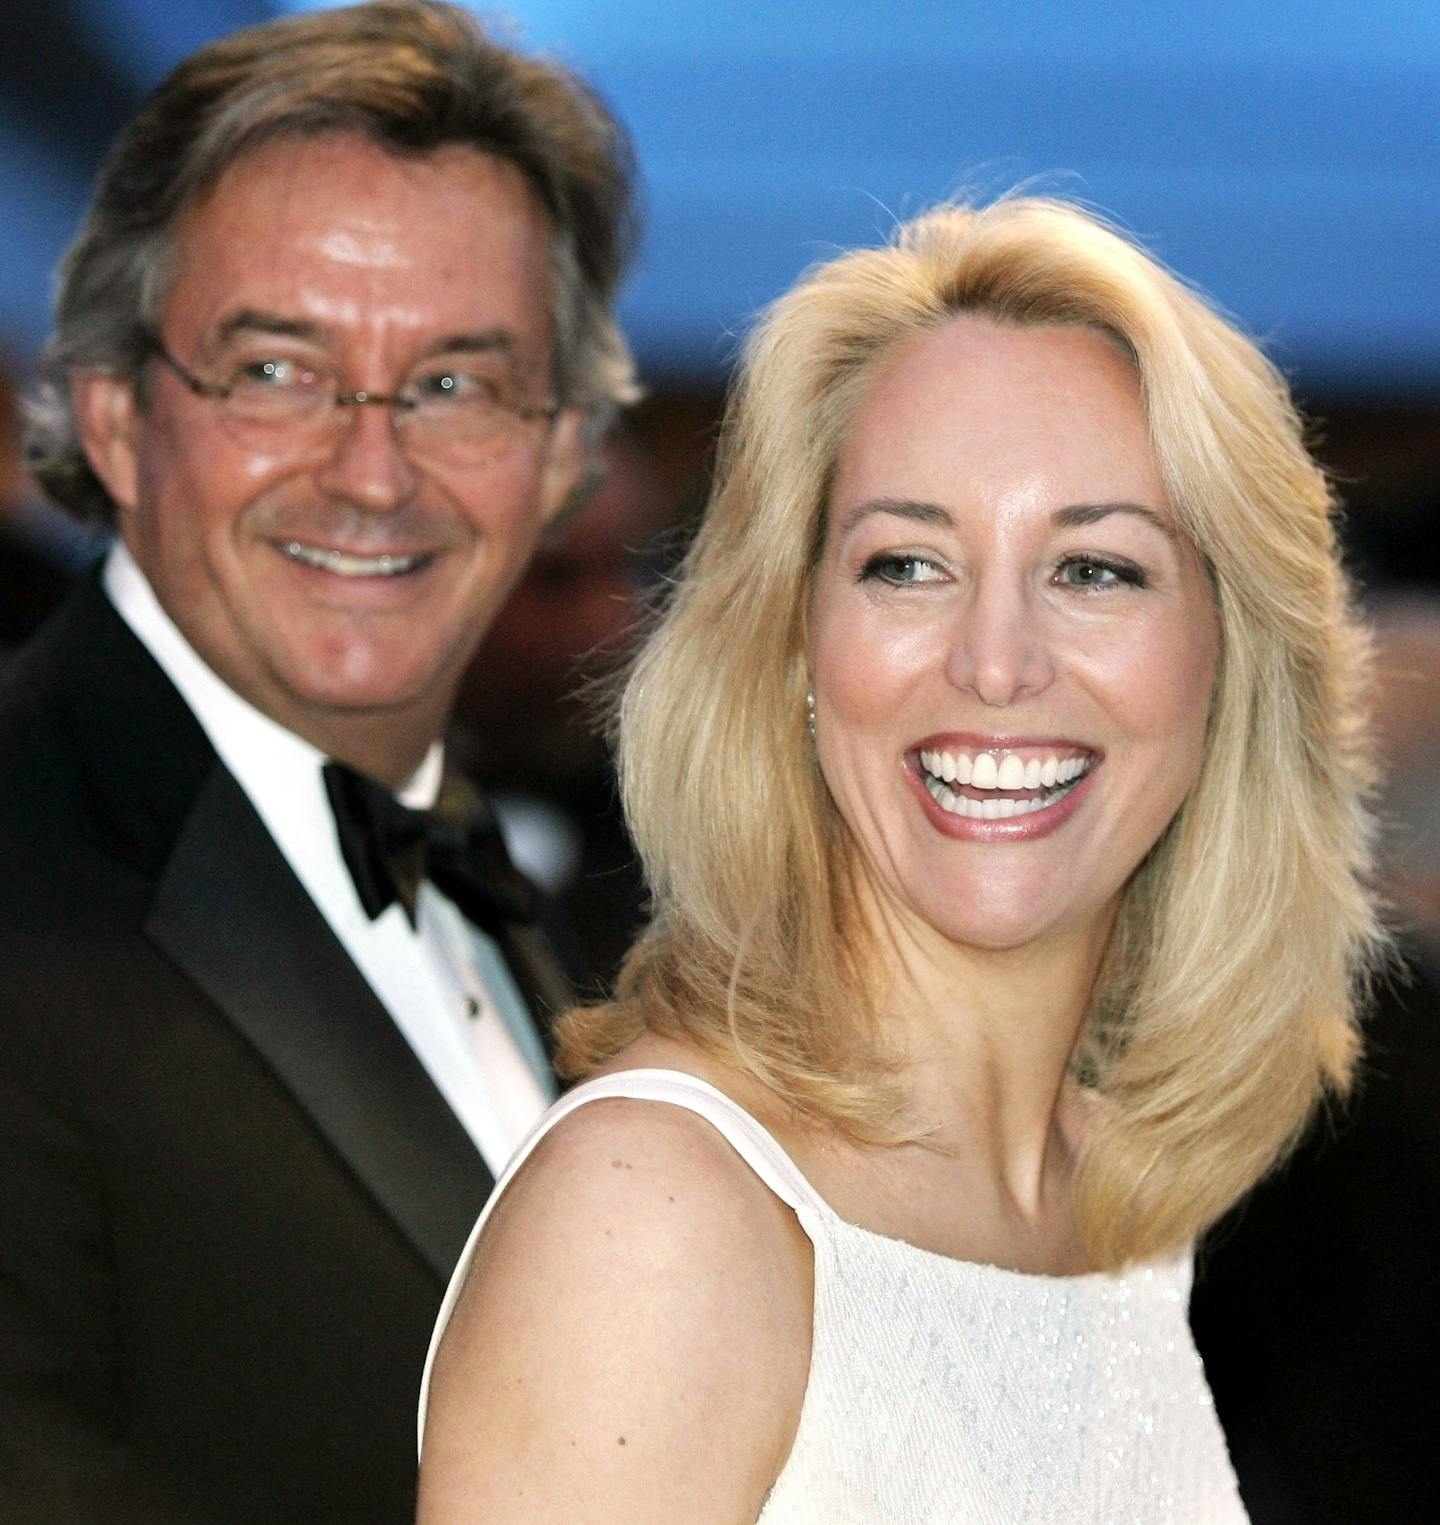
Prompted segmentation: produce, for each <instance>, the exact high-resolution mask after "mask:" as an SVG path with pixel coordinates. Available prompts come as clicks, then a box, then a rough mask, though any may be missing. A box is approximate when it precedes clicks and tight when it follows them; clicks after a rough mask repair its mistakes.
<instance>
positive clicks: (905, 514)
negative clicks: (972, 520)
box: [840, 498, 955, 535]
mask: <svg viewBox="0 0 1440 1525" xmlns="http://www.w3.org/2000/svg"><path fill="white" fill-rule="evenodd" d="M870 514H894V515H895V516H896V518H899V519H909V520H912V521H913V522H914V523H916V524H944V525H950V526H953V525H954V523H955V518H954V516H953V515H952V514H951V513H950V512H949V511H948V510H947V509H943V508H941V507H940V505H939V504H938V503H923V502H921V501H919V500H918V499H916V498H868V499H866V501H865V502H864V503H857V504H856V505H855V507H854V508H852V509H851V510H850V511H849V513H847V514H846V515H845V517H844V518H843V519H842V520H841V521H840V531H841V533H842V534H846V535H848V534H849V533H850V531H851V530H853V529H854V528H855V526H856V525H857V524H859V523H860V521H861V520H862V519H864V518H867V517H868V516H869V515H870Z"/></svg>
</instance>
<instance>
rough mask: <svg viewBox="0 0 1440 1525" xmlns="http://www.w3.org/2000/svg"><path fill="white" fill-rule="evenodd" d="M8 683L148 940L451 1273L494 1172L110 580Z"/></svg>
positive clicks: (385, 1209)
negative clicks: (141, 902) (110, 588)
mask: <svg viewBox="0 0 1440 1525" xmlns="http://www.w3.org/2000/svg"><path fill="white" fill-rule="evenodd" d="M7 683H8V684H9V687H10V691H11V693H12V694H13V695H14V696H15V702H17V703H18V704H19V705H20V706H21V707H22V708H23V707H26V706H29V707H33V710H34V713H35V714H36V716H37V720H36V722H35V726H34V728H35V730H36V732H37V735H44V736H45V737H48V738H53V744H52V750H53V752H54V756H53V757H52V758H51V759H50V765H51V766H53V768H54V769H55V770H56V773H57V776H63V777H65V778H66V779H68V780H69V781H70V782H69V784H68V786H67V789H66V792H65V797H66V798H67V799H68V800H70V801H71V803H70V804H69V805H68V806H67V814H68V815H69V816H70V822H69V824H70V825H74V826H78V827H79V829H80V830H82V831H83V832H84V834H85V835H86V836H87V837H88V838H90V839H91V840H93V841H95V842H96V843H97V844H98V845H99V846H101V847H102V849H103V850H104V851H105V852H106V853H107V854H108V855H110V856H113V857H115V858H118V859H120V860H122V861H124V862H125V863H127V864H129V865H130V866H131V867H133V868H134V869H135V870H136V871H137V872H138V873H140V874H141V875H143V876H144V878H145V879H147V880H149V881H151V882H152V883H153V884H154V885H155V893H154V897H153V899H152V901H151V905H150V910H149V914H148V918H147V921H146V924H145V927H144V928H143V932H144V934H145V935H146V936H148V937H149V939H150V940H151V941H152V942H153V943H154V944H156V945H157V946H158V947H159V948H160V949H161V950H162V951H163V952H164V953H165V954H166V955H167V957H169V958H170V959H171V960H172V961H173V962H174V963H176V964H177V965H178V966H179V967H180V968H182V969H183V970H184V971H185V972H186V973H187V974H188V975H189V976H190V978H191V979H192V980H193V981H194V982H195V984H196V985H197V986H198V987H199V988H200V989H201V990H202V991H203V992H204V993H205V995H206V996H208V998H209V999H210V1001H211V1002H212V1003H213V1004H214V1005H215V1006H216V1007H218V1008H219V1010H220V1012H221V1013H222V1014H223V1015H224V1016H225V1017H226V1018H227V1019H228V1020H229V1021H230V1022H231V1023H232V1024H233V1025H234V1026H235V1027H237V1028H238V1029H239V1030H240V1031H241V1033H242V1034H243V1035H244V1036H245V1038H246V1039H247V1040H248V1041H249V1043H250V1044H251V1045H252V1046H253V1047H254V1048H255V1049H257V1050H258V1051H259V1053H260V1054H261V1055H262V1057H263V1058H264V1059H265V1060H266V1062H267V1063H268V1065H269V1066H270V1068H271V1070H272V1071H273V1073H274V1074H275V1076H276V1077H277V1080H278V1083H279V1085H280V1086H281V1087H282V1088H283V1089H284V1090H285V1091H286V1092H287V1093H288V1095H289V1096H290V1097H291V1098H292V1099H293V1101H294V1102H295V1104H297V1105H298V1106H299V1107H300V1108H301V1109H302V1110H304V1111H305V1112H306V1113H307V1114H308V1115H309V1117H310V1118H311V1119H312V1121H313V1122H314V1124H315V1126H316V1128H317V1129H318V1130H319V1132H320V1133H321V1134H322V1136H324V1137H325V1138H326V1139H327V1140H328V1141H329V1143H330V1144H331V1146H332V1147H333V1148H334V1149H335V1150H336V1152H337V1153H338V1154H339V1155H340V1156H341V1158H343V1159H344V1161H345V1162H346V1163H347V1165H348V1166H349V1168H350V1169H351V1171H352V1172H353V1173H354V1175H355V1176H356V1178H357V1179H358V1180H359V1181H360V1183H361V1184H362V1186H363V1187H364V1188H365V1189H366V1190H367V1191H368V1193H369V1194H370V1196H371V1197H372V1198H373V1200H374V1201H375V1203H376V1204H377V1206H378V1210H379V1211H381V1212H382V1213H384V1214H385V1216H386V1217H388V1218H389V1219H390V1220H391V1221H392V1222H393V1223H394V1224H395V1225H396V1226H397V1228H398V1229H399V1231H400V1232H401V1234H402V1235H403V1236H404V1237H405V1238H406V1239H407V1240H408V1241H409V1242H410V1243H411V1244H412V1245H413V1246H414V1248H415V1250H416V1251H417V1252H418V1254H419V1255H420V1256H421V1257H422V1258H423V1259H424V1260H425V1261H426V1262H427V1263H428V1264H429V1265H430V1266H431V1267H432V1268H433V1269H434V1271H435V1272H436V1274H437V1275H438V1276H439V1277H441V1278H444V1277H446V1276H448V1275H449V1273H450V1270H451V1267H452V1266H453V1264H454V1261H455V1259H456V1257H457V1256H458V1254H459V1252H460V1249H461V1247H462V1246H463V1244H464V1241H465V1236H466V1234H467V1233H468V1232H469V1229H470V1225H471V1223H472V1222H473V1220H474V1218H475V1217H476V1215H477V1214H478V1212H479V1210H480V1207H481V1205H482V1204H483V1202H484V1199H485V1196H486V1195H487V1193H488V1192H489V1189H490V1185H491V1178H490V1175H489V1173H488V1171H487V1170H486V1169H485V1165H484V1162H483V1160H482V1159H481V1157H480V1155H479V1153H478V1151H477V1150H476V1149H475V1147H474V1146H473V1144H471V1142H470V1139H469V1136H468V1135H467V1134H466V1133H465V1131H464V1129H463V1128H462V1127H461V1125H460V1123H459V1122H458V1120H457V1119H456V1118H455V1116H454V1114H453V1113H452V1112H451V1111H450V1108H449V1106H448V1105H447V1104H446V1102H445V1100H444V1098H443V1097H442V1096H441V1095H440V1093H439V1092H438V1091H437V1090H436V1089H435V1087H434V1085H433V1084H432V1083H431V1081H430V1078H429V1076H428V1075H426V1073H425V1071H424V1069H423V1067H422V1066H421V1064H420V1062H419V1060H417V1059H416V1057H415V1055H414V1053H413V1052H412V1051H411V1049H410V1046H409V1045H408V1044H407V1043H406V1042H405V1039H404V1038H403V1036H402V1035H401V1034H400V1032H399V1030H398V1029H397V1028H396V1027H395V1024H394V1022H393V1021H392V1020H391V1019H390V1017H389V1015H388V1014H387V1013H386V1011H385V1010H384V1008H383V1007H382V1006H381V1005H380V1003H379V1001H378V1000H377V999H376V997H375V995H374V993H373V992H372V991H371V989H370V987H369V985H368V984H366V982H365V980H364V978H363V977H362V976H361V974H360V973H359V971H358V970H357V969H356V968H355V966H354V964H353V963H352V962H351V960H350V958H349V956H348V955H347V954H346V952H345V950H344V948H343V946H342V945H341V944H340V942H339V940H338V939H337V938H336V937H335V936H334V934H333V933H332V932H331V930H330V927H329V924H328V923H327V922H326V921H325V919H324V917H323V916H321V914H320V912H319V911H318V910H317V909H316V907H315V905H314V904H313V902H312V901H311V900H310V898H309V896H308V895H307V894H306V893H305V891H304V889H303V888H302V886H301V885H300V883H299V881H298V880H297V879H296V878H295V875H294V873H293V872H292V871H291V869H290V866H289V864H288V863H287V862H286V861H285V858H284V855H283V854H282V853H281V852H280V849H279V848H278V847H277V846H276V845H275V842H274V840H273V838H272V837H271V836H270V834H269V832H268V831H266V829H265V827H264V825H263V823H262V822H261V820H260V818H259V816H258V815H256V813H255V810H254V808H253V807H252V806H251V804H250V801H249V800H248V798H247V797H246V796H245V794H244V792H243V790H241V788H240V786H239V785H238V784H237V783H236V782H235V780H234V778H233V777H232V776H231V774H230V773H229V772H228V770H226V769H225V768H224V767H223V766H222V765H221V763H220V761H219V759H218V758H217V757H216V755H215V752H214V749H213V748H212V747H211V746H210V743H209V741H208V739H207V738H206V736H205V733H204V731H203V730H202V728H201V727H200V724H199V722H198V721H197V720H196V719H195V717H194V715H192V714H191V712H190V709H189V707H188V706H187V705H186V704H185V702H184V700H183V699H182V698H181V697H180V695H179V694H178V693H177V692H176V690H175V688H174V686H173V685H172V684H171V682H170V680H169V679H168V678H167V677H166V676H165V674H164V673H163V672H162V671H161V669H160V667H159V665H158V664H157V663H156V662H155V660H154V658H153V657H152V656H151V655H150V653H149V652H148V651H147V650H146V649H145V647H144V646H143V644H142V643H141V642H140V641H138V640H137V639H136V637H135V636H134V634H133V633H132V632H131V630H130V629H129V627H128V626H127V625H126V624H125V623H124V621H123V620H122V619H121V618H120V616H119V615H118V614H117V613H116V612H115V610H114V608H113V607H112V606H111V604H110V601H109V599H108V598H107V597H106V596H105V594H104V592H103V591H102V589H101V587H100V585H99V579H98V574H97V575H92V576H91V577H90V578H89V579H87V581H86V583H85V584H84V585H83V586H82V587H81V588H79V589H78V590H77V591H76V593H75V594H74V595H73V597H72V598H71V599H70V601H69V602H68V604H67V605H66V607H65V608H64V609H63V610H61V611H60V613H58V614H57V615H56V617H55V619H54V620H52V621H51V624H50V625H49V626H48V627H47V629H46V630H45V631H44V632H42V633H41V635H40V636H39V637H37V639H36V641H35V643H34V644H33V646H32V647H31V648H30V649H29V650H28V651H26V652H25V653H24V655H23V656H22V657H20V658H17V659H16V662H15V664H14V665H13V667H12V668H11V669H9V670H8V671H7ZM217 1100H219V1099H217Z"/></svg>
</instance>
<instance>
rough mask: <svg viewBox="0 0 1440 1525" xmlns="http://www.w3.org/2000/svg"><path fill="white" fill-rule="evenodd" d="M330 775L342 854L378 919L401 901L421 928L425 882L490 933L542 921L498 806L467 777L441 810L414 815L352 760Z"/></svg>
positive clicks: (329, 769)
mask: <svg viewBox="0 0 1440 1525" xmlns="http://www.w3.org/2000/svg"><path fill="white" fill-rule="evenodd" d="M322 771H323V773H324V778H325V792H326V794H328V795H329V796H330V808H331V810H333V811H334V812H335V827H336V830H337V832H338V834H339V837H340V851H341V852H342V853H343V854H344V855H345V864H346V866H347V867H348V868H349V870H350V877H351V878H352V879H353V880H354V881H355V889H356V892H357V893H358V894H359V896H360V904H361V905H363V906H364V907H365V914H366V915H367V916H369V918H370V919H371V921H374V919H375V918H376V917H377V916H379V915H380V913H381V912H382V911H383V910H385V908H386V907H387V906H389V905H392V904H393V903H394V902H395V901H397V900H398V901H399V902H400V904H401V905H402V906H404V907H405V914H406V915H407V916H408V917H409V918H410V924H411V926H414V924H415V899H416V896H417V895H418V893H419V890H420V881H421V880H422V879H429V880H430V882H431V883H432V884H434V885H435V887H436V888H437V889H438V890H440V891H442V892H443V893H444V894H446V895H448V896H449V897H450V899H451V900H453V901H454V902H455V904H456V905H457V906H459V908H460V910H461V911H462V912H463V913H464V914H465V915H466V916H467V917H469V919H470V920H471V921H473V922H474V923H475V925H476V926H478V927H480V928H482V929H483V930H484V931H486V932H495V931H498V930H499V929H500V928H501V927H503V926H505V925H508V924H512V923H516V922H520V923H526V922H530V921H532V920H533V919H534V916H535V889H534V886H533V885H532V884H531V883H530V881H529V880H528V879H527V878H526V877H525V876H524V875H523V874H522V873H521V872H520V870H519V869H517V868H516V867H515V865H514V864H513V863H511V861H510V854H509V853H508V852H507V851H506V850H505V840H504V838H503V837H502V836H501V835H500V828H499V826H497V825H496V823H495V817H494V815H493V814H492V813H491V811H490V807H489V806H488V805H487V804H486V803H485V801H484V800H483V799H482V798H481V797H480V795H479V794H478V793H477V792H476V791H475V790H474V789H472V788H471V787H470V785H469V784H468V783H466V781H465V780H464V779H463V778H459V777H448V776H447V778H446V779H445V782H444V784H443V785H442V786H441V790H440V797H439V799H437V800H436V802H435V808H434V809H433V810H411V809H410V808H409V807H408V806H406V805H402V804H401V803H400V801H399V800H397V799H396V798H395V796H394V795H393V794H391V793H390V791H389V790H388V789H386V788H385V786H384V785H383V784H377V783H376V782H375V781H374V780H373V779H370V778H367V777H366V776H365V775H364V774H363V773H357V772H355V770H354V769H353V768H347V767H346V766H345V765H344V763H336V762H331V763H326V764H325V767H324V769H323V770H322Z"/></svg>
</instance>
